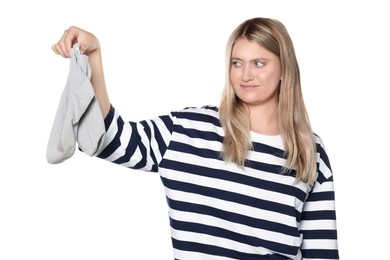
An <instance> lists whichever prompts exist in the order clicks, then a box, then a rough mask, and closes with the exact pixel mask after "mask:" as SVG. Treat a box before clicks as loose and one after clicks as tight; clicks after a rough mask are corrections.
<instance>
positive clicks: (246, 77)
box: [242, 66, 255, 82]
mask: <svg viewBox="0 0 390 260" xmlns="http://www.w3.org/2000/svg"><path fill="white" fill-rule="evenodd" d="M254 78H255V76H254V73H253V71H252V70H251V68H250V67H249V66H245V67H244V69H243V72H242V80H243V81H245V82H247V81H251V80H253V79H254Z"/></svg>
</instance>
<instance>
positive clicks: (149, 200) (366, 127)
mask: <svg viewBox="0 0 390 260" xmlns="http://www.w3.org/2000/svg"><path fill="white" fill-rule="evenodd" d="M385 2H386V1H379V0H378V1H375V0H370V1H333V0H323V1H309V0H307V1H303V0H302V1H287V0H286V1H274V0H273V1H269V0H267V1H262V0H254V1H245V0H243V1H229V0H224V1H210V0H196V1H195V0H191V1H179V0H177V1H174V0H169V1H159V0H149V1H147V0H143V1H116V0H111V1H97V0H95V1H92V0H91V1H73V0H71V1H40V0H39V1H27V0H25V1H23V0H20V1H2V3H1V4H0V34H1V40H0V87H1V94H0V100H1V102H0V113H1V114H0V120H1V127H0V138H1V143H0V147H1V149H0V153H1V155H0V259H1V260H13V259H23V260H25V259H26V260H28V259H40V260H46V259H47V260H54V259H55V260H57V259H58V260H62V259H67V260H68V259H72V260H79V259H83V260H89V259H94V260H98V259H110V260H111V259H116V260H121V259H135V258H137V259H139V258H141V259H173V254H172V249H171V242H170V234H169V222H168V215H167V207H166V201H165V197H164V192H163V188H162V185H161V183H160V179H159V176H158V175H157V174H154V173H145V172H140V171H133V170H129V169H126V168H124V167H123V168H122V167H121V166H117V165H114V164H111V163H108V162H105V161H103V160H100V159H97V158H89V157H88V156H87V155H85V154H82V153H80V152H78V151H76V153H75V155H74V156H73V157H72V158H70V159H69V160H67V161H65V162H63V163H61V164H58V165H51V164H48V163H47V162H46V158H45V154H46V144H47V141H48V136H49V132H50V130H51V126H52V122H53V119H54V115H55V112H56V109H57V105H58V102H59V98H60V95H61V92H62V90H63V88H64V86H65V83H66V78H67V74H68V68H69V60H68V59H63V58H61V57H59V56H57V55H55V54H54V53H53V52H52V50H51V48H50V47H51V45H52V44H54V43H55V42H57V41H58V39H59V38H60V37H61V35H62V33H63V31H64V30H65V29H66V28H68V27H69V26H70V25H77V26H79V27H82V28H84V29H86V30H89V31H91V32H93V33H94V34H95V35H97V36H98V37H99V39H100V42H101V45H102V48H103V62H104V67H105V74H106V81H107V85H108V89H109V93H110V98H111V101H112V103H113V104H114V106H115V107H116V108H117V109H118V110H119V111H120V112H121V113H122V115H123V116H124V117H125V118H126V119H133V120H139V119H146V118H150V117H153V116H156V115H160V114H163V113H166V112H169V111H171V110H176V109H181V108H183V107H185V106H198V105H204V104H215V105H218V102H219V96H220V93H221V90H222V86H223V81H224V52H225V45H226V42H227V38H228V36H229V35H230V33H231V31H232V30H233V29H234V28H235V27H236V26H237V25H238V24H239V23H240V22H242V21H243V20H245V19H248V18H252V17H255V16H266V17H272V18H276V19H279V20H280V21H282V22H283V23H284V24H285V25H286V27H287V29H288V30H289V32H290V34H291V37H292V38H293V41H294V44H295V48H296V54H297V57H298V61H299V64H300V68H301V76H302V84H303V91H304V96H305V100H306V105H307V109H308V111H309V115H310V117H311V121H312V125H313V128H314V130H315V131H316V132H317V133H318V134H319V135H320V136H321V137H322V139H323V141H324V143H325V146H326V148H327V151H328V153H329V157H330V161H331V164H332V167H333V171H334V179H335V188H336V207H337V218H338V231H339V233H338V235H339V247H340V256H341V259H344V260H349V259H384V257H383V256H384V255H387V254H388V253H387V252H388V242H389V241H388V236H389V232H390V229H389V224H388V223H389V218H388V215H387V214H388V213H386V212H387V210H388V208H389V202H388V198H389V189H388V182H389V174H390V170H389V165H388V164H389V153H388V149H389V146H390V142H389V133H390V129H389V126H388V121H389V120H388V119H389V116H388V113H389V111H390V106H389V101H388V100H389V94H388V93H389V92H388V88H389V65H388V61H389V60H390V52H389V46H390V40H389V28H388V25H389V24H390V16H389V13H388V8H386V7H385ZM141 255H142V257H140V256H141ZM136 256H137V257H136Z"/></svg>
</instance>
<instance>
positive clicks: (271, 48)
mask: <svg viewBox="0 0 390 260" xmlns="http://www.w3.org/2000/svg"><path fill="white" fill-rule="evenodd" d="M75 43H78V44H79V45H80V50H81V51H82V52H83V53H84V54H85V55H88V56H89V62H90V65H91V68H92V71H93V73H92V78H91V82H92V85H93V87H94V90H95V95H96V97H97V99H98V102H99V105H100V108H101V111H102V114H103V117H104V118H105V125H106V135H105V140H104V149H103V150H102V152H101V153H100V154H99V155H98V157H100V158H103V159H106V160H108V161H111V162H114V163H117V164H120V165H123V166H125V167H129V168H133V169H140V170H144V171H153V172H158V173H159V174H160V177H161V180H162V183H163V185H164V187H165V192H166V197H167V202H168V207H169V217H170V225H171V235H172V244H173V249H174V255H175V258H176V259H183V260H189V259H240V260H243V259H338V247H337V230H336V214H335V201H334V189H333V175H332V171H331V166H330V163H329V160H328V156H327V154H326V151H325V149H324V146H323V143H322V141H321V139H320V137H319V136H318V135H316V134H315V133H313V131H312V129H311V126H310V122H309V118H308V115H307V112H306V108H305V105H304V101H303V97H302V92H301V85H300V74H299V67H298V63H297V60H296V56H295V52H294V47H293V43H292V41H291V39H290V37H289V34H288V32H287V30H286V28H285V27H284V26H283V24H282V23H280V22H279V21H277V20H274V19H269V18H253V19H249V20H247V21H244V22H243V23H242V24H240V25H239V26H238V27H237V28H236V29H235V30H234V31H233V33H232V35H231V37H230V38H229V41H228V44H227V52H226V57H227V60H226V84H225V88H224V90H223V93H222V98H221V102H220V104H219V106H218V107H213V106H204V107H199V108H196V107H190V108H185V109H181V110H178V111H174V112H171V113H167V114H165V115H161V116H158V117H156V118H154V119H151V120H144V121H140V122H132V121H130V122H127V121H125V120H124V119H122V117H121V116H120V115H119V112H118V111H117V110H116V109H115V108H114V106H113V105H112V104H111V103H110V100H109V97H108V94H107V91H106V84H105V80H104V74H103V68H102V62H101V49H100V44H99V41H98V39H97V38H96V37H95V36H94V35H93V34H91V33H89V32H87V31H85V30H82V29H80V28H77V27H73V26H72V27H70V28H68V29H67V30H66V31H65V32H64V34H63V36H62V37H61V39H60V40H59V41H58V43H56V44H54V45H53V50H54V52H55V53H56V54H59V55H61V56H63V57H70V52H71V48H72V46H73V45H74V44H75Z"/></svg>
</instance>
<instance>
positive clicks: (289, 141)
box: [219, 18, 316, 185]
mask: <svg viewBox="0 0 390 260" xmlns="http://www.w3.org/2000/svg"><path fill="white" fill-rule="evenodd" d="M242 37H245V38H247V39H248V40H249V41H252V42H256V43H257V44H259V45H260V46H262V47H263V48H265V49H267V50H268V51H270V52H272V53H273V54H275V55H276V56H278V57H279V59H280V63H281V67H282V68H281V69H282V78H281V83H280V87H279V103H278V111H279V112H278V113H279V129H280V133H281V136H282V139H283V143H284V148H285V158H286V164H285V165H284V168H283V170H282V173H286V172H288V171H289V170H290V169H295V170H296V179H297V180H302V181H304V182H306V183H307V184H309V185H312V184H313V182H314V180H315V178H316V143H315V138H314V134H313V132H312V129H311V126H310V121H309V117H308V114H307V111H306V107H305V104H304V101H303V96H302V90H301V82H300V72H299V66H298V62H297V59H296V56H295V50H294V46H293V43H292V41H291V38H290V36H289V34H288V32H287V30H286V28H285V26H284V25H283V24H282V23H281V22H279V21H277V20H274V19H270V18H253V19H249V20H247V21H244V22H243V23H242V24H240V25H239V26H238V27H237V28H236V29H235V30H234V31H233V33H232V35H231V36H230V38H229V40H228V43H227V48H226V79H225V88H224V90H223V92H222V98H221V103H220V107H219V114H220V119H221V124H222V127H223V129H224V131H225V138H224V144H223V146H224V149H223V152H222V157H223V159H224V160H226V161H232V162H234V163H236V164H238V165H240V166H244V165H245V162H246V160H247V159H246V158H247V155H248V151H249V150H250V149H252V142H251V139H250V119H249V110H248V108H247V106H246V104H245V103H244V102H242V101H241V100H240V99H239V98H238V97H237V96H236V95H235V93H234V90H233V87H232V85H231V83H230V80H229V75H230V68H231V54H232V49H233V46H234V44H235V42H236V41H237V39H239V38H242Z"/></svg>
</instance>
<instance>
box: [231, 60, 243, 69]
mask: <svg viewBox="0 0 390 260" xmlns="http://www.w3.org/2000/svg"><path fill="white" fill-rule="evenodd" d="M232 66H233V67H236V68H237V67H240V66H241V62H239V61H237V60H233V61H232Z"/></svg>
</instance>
